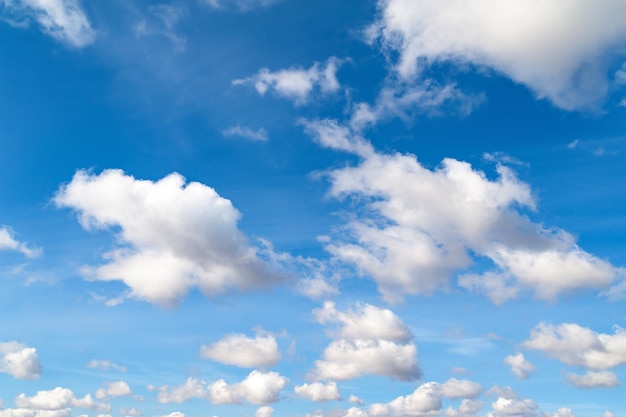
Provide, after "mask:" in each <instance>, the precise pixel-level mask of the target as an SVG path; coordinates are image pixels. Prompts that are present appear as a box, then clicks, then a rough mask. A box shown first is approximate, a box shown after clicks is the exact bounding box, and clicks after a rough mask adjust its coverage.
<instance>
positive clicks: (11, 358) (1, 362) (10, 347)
mask: <svg viewBox="0 0 626 417" xmlns="http://www.w3.org/2000/svg"><path fill="white" fill-rule="evenodd" d="M0 372H3V373H6V374H9V375H11V376H13V378H16V379H29V380H33V379H38V378H39V377H40V376H41V364H40V363H39V356H38V355H37V349H35V348H33V347H30V346H26V345H24V344H22V343H18V342H0Z"/></svg>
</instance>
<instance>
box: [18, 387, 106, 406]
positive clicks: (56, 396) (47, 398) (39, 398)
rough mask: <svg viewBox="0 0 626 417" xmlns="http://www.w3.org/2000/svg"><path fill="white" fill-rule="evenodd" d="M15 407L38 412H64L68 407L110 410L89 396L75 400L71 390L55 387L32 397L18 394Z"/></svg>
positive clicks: (38, 392)
mask: <svg viewBox="0 0 626 417" xmlns="http://www.w3.org/2000/svg"><path fill="white" fill-rule="evenodd" d="M15 405H16V406H17V407H19V408H23V409H29V410H38V411H42V410H47V411H61V412H64V410H65V409H67V408H68V407H70V406H73V407H79V408H89V409H92V410H102V411H109V410H110V406H109V405H108V404H105V403H97V402H95V401H94V400H93V398H92V397H91V395H89V394H87V395H85V396H84V397H83V398H77V397H76V396H75V395H74V393H73V392H72V390H70V389H68V388H62V387H56V388H54V389H51V390H48V391H37V394H35V395H34V396H32V397H28V396H26V394H20V395H18V396H17V397H16V398H15Z"/></svg>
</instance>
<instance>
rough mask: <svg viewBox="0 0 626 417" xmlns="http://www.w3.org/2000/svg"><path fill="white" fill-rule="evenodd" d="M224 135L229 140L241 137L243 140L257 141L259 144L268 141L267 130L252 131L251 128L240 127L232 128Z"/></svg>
mask: <svg viewBox="0 0 626 417" xmlns="http://www.w3.org/2000/svg"><path fill="white" fill-rule="evenodd" d="M222 135H224V136H225V137H227V138H230V137H241V138H245V139H250V140H252V141H257V142H267V140H268V137H267V131H266V130H265V129H263V128H261V129H257V130H253V129H250V128H249V127H241V126H239V125H237V126H232V127H229V128H228V129H226V130H223V131H222Z"/></svg>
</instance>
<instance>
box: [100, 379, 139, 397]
mask: <svg viewBox="0 0 626 417" xmlns="http://www.w3.org/2000/svg"><path fill="white" fill-rule="evenodd" d="M105 385H106V388H100V389H99V390H98V391H97V392H96V398H98V399H103V398H108V397H122V396H124V395H130V394H132V391H131V390H130V387H129V386H128V383H127V382H126V381H115V382H107V383H105Z"/></svg>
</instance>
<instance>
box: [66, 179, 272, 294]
mask: <svg viewBox="0 0 626 417" xmlns="http://www.w3.org/2000/svg"><path fill="white" fill-rule="evenodd" d="M54 202H55V203H56V205H57V206H59V207H68V208H72V209H74V210H75V211H76V212H77V213H78V218H79V221H80V224H81V225H82V226H83V228H85V229H86V230H92V229H103V230H111V229H113V230H116V231H118V233H117V235H116V238H117V241H118V242H119V243H120V245H119V246H118V247H117V248H115V249H114V250H113V251H111V252H109V253H108V254H106V255H105V259H106V260H108V263H106V264H104V265H101V266H98V267H88V268H85V269H84V273H85V275H86V277H87V278H89V279H94V280H101V281H113V280H119V281H122V282H124V283H125V284H126V285H127V286H128V287H130V289H131V296H134V297H137V298H141V299H144V300H147V301H150V302H155V303H159V304H162V305H173V304H175V303H176V302H177V301H178V300H179V299H180V298H182V297H183V296H184V295H185V294H186V293H187V291H189V289H191V288H193V287H198V288H199V289H200V290H201V291H202V292H203V293H205V294H206V295H208V296H215V295H217V294H219V293H222V292H224V291H226V290H228V289H230V288H232V287H235V288H238V289H241V290H245V289H249V288H258V287H264V286H268V285H271V284H273V283H275V282H277V281H279V280H281V279H282V278H283V277H282V276H280V275H279V274H276V273H273V272H271V271H270V270H269V268H268V266H267V265H266V263H265V262H264V261H262V260H261V259H260V258H259V254H260V249H258V248H256V247H253V246H251V245H250V243H249V242H248V240H247V239H246V237H245V236H244V235H243V234H242V233H241V232H240V231H239V229H238V228H237V221H238V220H239V218H240V214H239V212H238V211H237V210H236V209H235V208H234V207H233V205H232V204H231V202H230V201H229V200H227V199H225V198H222V197H220V196H219V195H218V194H217V192H215V190H214V189H212V188H210V187H208V186H206V185H204V184H201V183H198V182H191V183H188V184H185V180H184V178H183V177H182V176H180V175H179V174H170V175H168V176H166V177H165V178H163V179H161V180H159V181H155V182H153V181H148V180H138V179H135V178H134V177H132V176H130V175H125V174H124V173H123V172H122V171H120V170H106V171H103V172H102V173H101V174H99V175H95V174H92V173H89V172H87V171H78V172H77V173H76V175H75V176H74V178H73V179H72V181H71V182H70V183H69V184H67V185H64V186H62V187H61V188H60V189H59V191H58V192H57V194H56V196H55V197H54Z"/></svg>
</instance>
